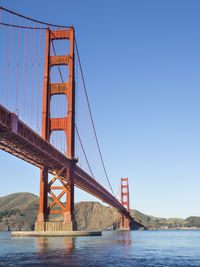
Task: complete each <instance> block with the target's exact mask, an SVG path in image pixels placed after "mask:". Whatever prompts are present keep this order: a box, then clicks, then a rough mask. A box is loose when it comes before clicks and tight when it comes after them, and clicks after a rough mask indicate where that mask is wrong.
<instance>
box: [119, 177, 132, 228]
mask: <svg viewBox="0 0 200 267" xmlns="http://www.w3.org/2000/svg"><path fill="white" fill-rule="evenodd" d="M121 203H122V205H123V206H124V207H125V208H126V209H127V211H128V212H129V188H128V178H121ZM121 229H123V230H130V223H129V217H125V216H124V215H123V214H121Z"/></svg>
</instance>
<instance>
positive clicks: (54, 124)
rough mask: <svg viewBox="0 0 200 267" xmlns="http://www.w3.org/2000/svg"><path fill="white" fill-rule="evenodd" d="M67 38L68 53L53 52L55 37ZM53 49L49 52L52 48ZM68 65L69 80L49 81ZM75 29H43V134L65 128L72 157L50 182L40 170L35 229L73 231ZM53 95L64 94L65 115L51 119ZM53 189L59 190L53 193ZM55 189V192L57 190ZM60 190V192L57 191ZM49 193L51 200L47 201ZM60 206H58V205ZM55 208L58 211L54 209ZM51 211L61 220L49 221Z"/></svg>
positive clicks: (69, 154) (43, 170)
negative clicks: (61, 216)
mask: <svg viewBox="0 0 200 267" xmlns="http://www.w3.org/2000/svg"><path fill="white" fill-rule="evenodd" d="M62 39H68V40H69V44H70V49H69V54H67V55H56V52H55V49H53V48H54V47H53V44H52V42H53V41H54V40H62ZM51 50H52V51H51ZM62 65H66V66H68V81H67V82H65V83H51V80H52V79H51V77H50V76H51V68H52V67H55V66H57V67H58V68H59V66H62ZM74 72H75V71H74V29H73V27H71V28H70V29H67V30H58V31H52V30H50V29H47V30H46V48H45V67H44V81H43V98H42V137H43V138H44V139H45V140H47V141H49V142H50V136H51V133H52V132H53V131H65V133H66V143H67V157H68V158H69V159H71V163H70V164H69V166H68V167H66V168H65V167H64V168H63V169H62V170H60V172H59V173H55V176H54V178H53V179H51V180H50V181H49V177H48V166H45V167H44V168H43V169H41V171H40V199H39V214H38V217H37V221H36V224H35V230H36V231H64V230H66V231H67V230H69V231H71V230H74V228H75V224H74V175H73V173H74V166H75V163H76V160H75V155H74V153H75V152H74V151H75V73H74ZM53 95H63V96H66V97H67V116H66V117H64V118H52V117H51V115H50V103H51V97H52V96H53ZM64 172H65V176H66V179H67V182H64V181H63V180H62V179H60V177H59V174H61V173H62V175H63V173H64ZM58 180H59V181H60V184H61V186H54V185H53V183H54V182H55V181H58ZM55 190H62V191H61V193H60V194H59V195H58V196H56V195H55ZM57 192H58V191H57ZM59 192H60V191H59ZM48 194H50V195H51V197H52V198H53V201H52V202H51V203H50V204H49V203H48ZM63 196H66V203H65V204H63V203H61V200H60V199H61V197H63ZM58 207H59V208H58ZM56 208H57V210H56ZM50 214H63V215H64V221H62V222H60V221H59V222H58V221H50V220H49V215H50Z"/></svg>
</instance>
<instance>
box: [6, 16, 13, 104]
mask: <svg viewBox="0 0 200 267" xmlns="http://www.w3.org/2000/svg"><path fill="white" fill-rule="evenodd" d="M11 23H12V16H11V15H10V24H11ZM10 43H11V27H10V29H9V46H8V68H7V85H6V106H7V105H8V82H9V69H10Z"/></svg>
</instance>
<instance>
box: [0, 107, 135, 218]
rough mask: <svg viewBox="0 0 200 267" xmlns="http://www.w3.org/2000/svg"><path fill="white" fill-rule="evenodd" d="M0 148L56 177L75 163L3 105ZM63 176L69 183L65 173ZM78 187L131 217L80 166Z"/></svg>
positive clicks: (75, 179)
mask: <svg viewBox="0 0 200 267" xmlns="http://www.w3.org/2000/svg"><path fill="white" fill-rule="evenodd" d="M0 149H3V150H4V151H6V152H8V153H10V154H12V155H14V156H16V157H18V158H20V159H23V160H24V161H26V162H29V163H31V164H32V165H35V166H37V167H39V168H44V167H45V166H48V171H49V173H52V174H53V173H54V172H56V173H59V171H60V170H61V169H62V168H63V167H65V168H67V167H69V164H70V162H71V160H70V159H69V158H67V157H66V156H65V155H64V154H63V153H61V152H60V151H59V150H57V149H56V148H55V147H53V146H52V145H51V144H50V143H49V142H48V141H46V140H44V139H43V138H42V137H41V136H40V135H39V134H37V133H36V132H35V131H33V130H32V129H31V128H30V127H28V126H27V125H26V124H24V123H23V122H22V121H21V120H19V119H18V117H17V116H16V115H15V114H14V113H11V112H9V111H8V110H6V109H5V108H4V107H3V106H1V105H0ZM60 176H61V177H62V178H63V180H66V175H65V171H63V173H61V174H60ZM74 184H75V186H77V187H79V188H80V189H83V190H84V191H86V192H88V193H90V194H92V195H94V196H95V197H97V198H99V199H100V200H102V201H104V202H105V203H107V204H109V205H110V206H112V207H113V208H116V209H117V210H118V211H119V212H121V213H122V214H123V215H125V216H126V217H129V216H130V215H129V212H128V211H127V209H126V208H125V207H123V205H122V204H121V203H120V202H119V201H118V200H117V199H116V198H115V197H114V196H113V195H112V194H110V193H109V192H108V191H107V190H106V189H105V188H104V187H103V186H101V185H100V184H99V183H98V182H97V181H96V180H95V179H93V178H92V177H91V176H90V175H88V174H87V173H86V172H85V171H83V170H82V169H81V168H80V167H78V166H77V165H75V171H74Z"/></svg>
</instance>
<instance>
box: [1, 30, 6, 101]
mask: <svg viewBox="0 0 200 267" xmlns="http://www.w3.org/2000/svg"><path fill="white" fill-rule="evenodd" d="M6 37H7V28H6V29H5V37H4V49H3V51H4V53H3V77H2V83H1V101H2V102H1V104H3V99H4V91H5V90H4V77H5V60H6V39H7V38H6Z"/></svg>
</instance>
